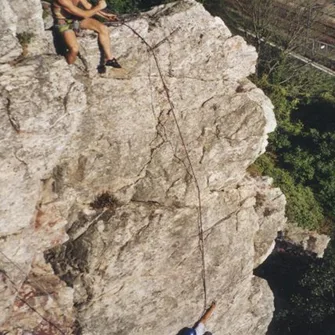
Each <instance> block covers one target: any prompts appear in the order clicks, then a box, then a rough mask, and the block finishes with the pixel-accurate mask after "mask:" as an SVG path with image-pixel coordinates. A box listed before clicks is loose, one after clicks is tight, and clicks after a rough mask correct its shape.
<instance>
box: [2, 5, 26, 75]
mask: <svg viewBox="0 0 335 335" xmlns="http://www.w3.org/2000/svg"><path fill="white" fill-rule="evenodd" d="M16 24H17V16H16V15H15V13H14V12H13V10H12V8H11V7H10V5H9V3H8V2H7V0H4V1H2V3H1V11H0V64H1V63H6V62H10V61H11V60H13V59H15V58H16V57H18V56H19V55H20V54H21V52H22V49H21V46H20V44H19V41H18V40H17V38H16V31H17V29H16ZM0 71H1V69H0Z"/></svg>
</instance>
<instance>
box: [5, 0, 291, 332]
mask: <svg viewBox="0 0 335 335" xmlns="http://www.w3.org/2000/svg"><path fill="white" fill-rule="evenodd" d="M33 4H34V2H32V5H33ZM127 25H129V27H128V26H126V25H123V26H119V27H114V28H111V30H110V32H111V41H112V45H113V50H114V54H115V56H117V57H118V59H119V61H120V63H121V64H122V66H123V67H124V69H123V70H110V71H109V72H108V73H107V74H106V75H102V76H101V75H98V74H97V71H96V67H97V65H98V64H99V50H98V46H97V40H96V35H94V34H89V33H88V34H87V33H86V34H85V35H84V37H81V38H80V39H79V41H80V45H81V55H82V57H81V60H78V61H77V62H76V64H74V65H72V66H69V65H67V64H66V62H65V60H64V59H63V58H62V57H59V56H55V55H54V54H53V53H54V49H53V47H52V37H51V34H49V33H46V34H45V36H40V37H38V38H36V39H35V40H34V41H33V42H32V44H31V45H29V50H28V55H27V57H26V58H24V59H23V60H21V62H19V63H16V64H14V65H9V64H6V66H4V67H2V68H1V69H0V70H1V71H2V73H1V80H0V90H1V100H0V113H1V115H2V117H1V119H0V120H1V121H0V135H1V136H0V138H1V141H0V154H1V158H2V162H3V164H2V165H1V166H0V187H1V190H3V191H2V193H1V205H0V206H1V207H0V219H1V222H0V240H1V253H0V269H1V272H0V291H1V292H3V295H2V296H1V297H0V308H1V310H3V311H5V312H4V313H3V314H1V316H0V324H2V326H0V331H9V334H15V335H16V334H22V333H23V332H24V331H27V332H32V333H36V334H39V333H41V334H43V332H46V331H47V330H46V329H49V330H48V331H49V332H50V334H53V333H55V334H57V332H59V329H61V331H62V332H64V333H66V334H70V333H71V332H72V331H73V329H74V328H75V327H76V324H78V323H79V324H80V326H81V329H82V333H83V334H99V335H103V334H119V335H120V334H125V335H130V334H135V333H136V334H155V333H159V334H175V333H177V331H178V330H179V329H180V328H182V327H184V326H186V325H192V324H193V323H194V322H195V321H196V319H197V318H198V317H199V315H200V314H201V312H202V310H203V305H204V290H203V282H202V274H203V268H202V254H201V252H200V250H199V246H198V244H199V226H198V222H199V208H200V207H199V196H200V200H201V217H202V222H203V231H204V249H205V264H206V283H207V289H208V291H207V293H208V296H207V298H208V299H207V302H210V301H211V300H212V299H216V300H218V307H217V310H216V312H215V315H214V316H213V318H212V319H211V320H210V323H209V327H210V328H211V329H212V330H213V331H214V332H215V333H216V334H234V335H239V334H251V335H252V334H255V335H256V334H257V335H261V334H265V333H266V329H267V326H268V324H269V323H270V320H271V318H272V311H273V297H272V293H271V291H270V289H269V287H268V285H267V283H266V282H265V281H263V280H261V279H260V278H256V277H254V276H253V269H254V268H255V267H257V266H258V265H259V264H260V263H262V262H263V261H264V259H265V258H266V257H267V255H268V254H269V253H270V252H271V250H272V248H273V240H274V238H275V237H276V234H277V231H278V230H280V229H281V228H282V226H283V224H284V223H285V221H286V219H285V216H284V208H285V199H284V196H283V195H282V194H281V192H280V191H279V190H278V189H275V188H273V187H272V186H271V182H270V180H268V179H267V178H252V177H250V176H248V175H247V173H246V168H247V167H248V166H249V165H250V164H251V163H252V162H253V161H254V160H255V159H256V158H257V157H258V156H259V155H260V154H261V153H262V152H263V151H264V149H265V146H266V143H267V133H268V132H269V131H272V130H273V129H274V127H275V119H274V115H273V112H272V105H271V102H270V100H269V99H268V98H267V97H266V96H265V95H264V93H263V92H262V91H261V90H260V89H258V88H257V87H255V86H254V85H253V84H252V83H251V82H250V81H248V80H247V79H246V77H247V76H248V75H249V74H251V73H252V72H253V71H254V70H255V64H256V59H257V55H256V52H255V50H254V48H253V47H251V46H248V45H247V44H246V43H245V42H244V41H243V39H242V38H241V37H238V36H234V37H233V36H232V35H231V33H230V32H229V30H228V29H227V27H226V26H225V25H224V23H223V22H222V21H221V20H220V19H219V18H213V17H212V16H211V15H210V14H209V13H207V12H206V11H205V10H204V9H203V7H202V6H201V5H200V4H199V3H196V2H194V1H183V2H179V3H174V4H168V5H166V6H160V7H157V8H155V9H154V10H153V11H151V12H149V13H146V14H143V15H142V16H140V17H139V18H137V19H136V20H134V21H131V22H129V23H128V24H127ZM134 31H136V33H137V34H139V35H140V36H141V37H143V38H144V39H145V41H146V43H147V44H145V43H143V40H142V39H141V38H139V36H138V35H137V34H135V33H134ZM148 45H150V46H151V47H152V49H150V48H148ZM152 50H153V51H154V55H155V57H154V56H153V54H152ZM43 253H45V254H43ZM44 256H45V259H46V260H47V262H48V263H50V264H51V265H52V267H53V271H54V272H55V274H56V275H57V276H56V275H55V274H54V273H53V271H52V270H51V266H50V264H46V263H45V259H44ZM59 278H60V279H61V280H60V279H59ZM65 283H66V284H67V285H68V286H66V284H65ZM22 296H24V297H27V300H28V302H29V303H31V304H32V305H33V306H34V307H35V308H36V309H37V310H38V311H39V313H40V314H41V315H43V316H44V319H41V316H40V315H38V314H37V313H35V312H34V311H32V310H31V309H29V308H28V307H27V305H26V304H24V303H22V300H20V297H22ZM75 319H76V320H77V323H75V321H74V320H75ZM58 328H59V329H58Z"/></svg>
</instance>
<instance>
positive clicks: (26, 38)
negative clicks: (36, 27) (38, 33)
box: [16, 32, 34, 48]
mask: <svg viewBox="0 0 335 335" xmlns="http://www.w3.org/2000/svg"><path fill="white" fill-rule="evenodd" d="M16 37H17V39H18V40H19V43H20V44H21V46H22V47H23V48H25V47H27V46H28V44H29V43H30V42H31V39H32V38H33V37H34V34H33V33H28V32H23V33H19V34H17V35H16Z"/></svg>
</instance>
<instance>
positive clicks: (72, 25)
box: [54, 20, 80, 34]
mask: <svg viewBox="0 0 335 335" xmlns="http://www.w3.org/2000/svg"><path fill="white" fill-rule="evenodd" d="M54 28H55V29H56V31H57V32H58V33H60V34H63V33H65V32H66V31H68V30H73V31H74V32H75V33H79V32H80V21H78V20H67V21H66V22H65V23H62V24H57V23H56V24H55V25H54Z"/></svg>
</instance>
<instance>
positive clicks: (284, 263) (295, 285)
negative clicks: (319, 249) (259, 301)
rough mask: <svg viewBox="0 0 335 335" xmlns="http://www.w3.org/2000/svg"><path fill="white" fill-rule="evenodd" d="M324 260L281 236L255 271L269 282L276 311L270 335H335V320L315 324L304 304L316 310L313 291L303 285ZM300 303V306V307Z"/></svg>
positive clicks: (268, 333)
mask: <svg viewBox="0 0 335 335" xmlns="http://www.w3.org/2000/svg"><path fill="white" fill-rule="evenodd" d="M323 262H324V260H323V259H321V258H317V255H316V254H315V253H313V252H310V251H307V250H304V248H303V247H302V246H301V245H297V244H294V243H291V242H288V241H286V240H285V239H284V238H283V236H282V235H281V233H279V234H278V237H277V238H276V244H275V248H274V250H273V252H272V253H271V255H270V256H269V257H268V258H267V259H266V261H265V262H264V263H263V264H261V265H260V266H259V267H257V268H256V269H255V270H254V274H255V275H256V276H258V277H261V278H263V279H265V280H267V282H268V284H269V286H270V288H271V290H272V292H273V295H274V305H275V311H274V315H273V319H272V322H271V323H270V325H269V328H268V331H267V333H266V334H267V335H279V334H280V335H283V334H290V335H301V334H304V335H330V334H332V335H334V334H335V319H334V317H332V316H330V317H326V318H324V319H323V320H322V321H321V322H314V320H312V319H311V317H310V316H311V315H312V314H311V313H310V311H308V303H307V305H306V306H307V308H305V307H304V305H303V304H304V302H306V301H307V302H309V301H310V304H311V306H312V305H313V304H314V306H315V297H314V296H313V293H312V292H311V288H310V287H308V286H307V285H303V284H302V283H303V280H305V279H306V276H308V275H310V273H311V269H312V268H320V267H321V266H322V264H323ZM297 299H300V301H301V302H300V303H297V301H298V300H297Z"/></svg>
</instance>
